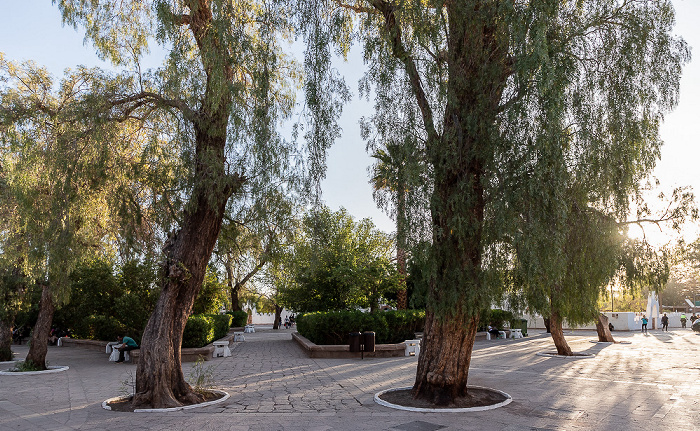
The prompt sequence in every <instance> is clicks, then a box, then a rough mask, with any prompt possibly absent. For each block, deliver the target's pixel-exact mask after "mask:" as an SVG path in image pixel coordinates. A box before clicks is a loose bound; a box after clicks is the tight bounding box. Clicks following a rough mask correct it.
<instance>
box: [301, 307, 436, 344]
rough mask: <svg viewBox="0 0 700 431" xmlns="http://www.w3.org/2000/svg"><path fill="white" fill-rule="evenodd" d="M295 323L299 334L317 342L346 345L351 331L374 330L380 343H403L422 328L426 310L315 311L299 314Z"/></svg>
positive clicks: (413, 336)
mask: <svg viewBox="0 0 700 431" xmlns="http://www.w3.org/2000/svg"><path fill="white" fill-rule="evenodd" d="M296 324H297V330H298V331H299V333H300V334H301V335H303V336H304V337H306V338H308V339H309V340H310V341H312V342H314V343H316V344H347V343H348V334H350V333H351V332H364V331H373V332H375V336H376V342H377V343H378V344H388V343H401V342H403V341H404V340H407V339H413V338H415V332H420V331H422V330H423V326H424V324H425V312H423V311H417V310H409V311H386V312H377V313H363V312H361V311H329V312H313V313H305V314H301V315H299V316H297V320H296Z"/></svg>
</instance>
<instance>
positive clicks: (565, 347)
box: [549, 311, 574, 356]
mask: <svg viewBox="0 0 700 431" xmlns="http://www.w3.org/2000/svg"><path fill="white" fill-rule="evenodd" d="M549 327H550V329H551V331H552V340H553V341H554V345H555V346H556V347H557V355H562V356H573V355H574V352H572V351H571V347H569V344H568V343H567V342H566V338H564V330H563V329H562V318H561V316H560V315H559V313H558V312H556V311H553V312H552V315H551V316H550V317H549Z"/></svg>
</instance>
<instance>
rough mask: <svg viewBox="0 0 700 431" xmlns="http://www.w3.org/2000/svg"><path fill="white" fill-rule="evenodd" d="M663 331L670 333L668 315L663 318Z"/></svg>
mask: <svg viewBox="0 0 700 431" xmlns="http://www.w3.org/2000/svg"><path fill="white" fill-rule="evenodd" d="M661 330H662V331H666V332H668V316H667V315H666V313H664V315H663V317H661Z"/></svg>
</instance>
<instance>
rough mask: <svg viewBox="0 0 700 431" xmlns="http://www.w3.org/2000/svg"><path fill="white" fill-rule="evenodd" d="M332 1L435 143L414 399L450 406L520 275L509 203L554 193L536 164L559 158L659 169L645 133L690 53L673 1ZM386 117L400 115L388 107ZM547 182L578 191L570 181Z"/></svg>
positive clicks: (666, 103) (669, 100)
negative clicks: (539, 178)
mask: <svg viewBox="0 0 700 431" xmlns="http://www.w3.org/2000/svg"><path fill="white" fill-rule="evenodd" d="M333 3H335V4H337V5H339V6H341V9H342V10H343V11H344V13H346V14H348V15H350V16H359V18H360V21H361V25H362V26H363V28H362V30H361V31H359V32H358V34H359V35H360V37H361V40H362V42H363V43H364V46H365V58H366V59H367V60H368V61H369V62H370V63H371V66H372V67H371V70H372V71H377V70H381V71H382V72H383V73H381V74H379V73H377V74H376V75H375V76H377V77H378V78H382V77H390V76H392V74H393V73H394V72H395V73H397V74H398V75H399V76H400V77H401V78H402V79H403V81H402V82H403V83H405V86H404V88H407V89H408V91H407V92H405V93H404V100H405V99H409V98H410V100H411V101H412V102H413V103H414V106H415V109H416V110H417V111H418V112H419V113H420V117H419V119H420V121H417V122H411V123H408V124H409V126H410V131H411V132H412V133H416V130H418V133H416V135H417V136H420V137H421V139H422V140H423V141H424V142H425V152H426V155H427V157H426V159H427V161H428V163H429V164H430V168H431V169H430V172H431V177H432V178H431V179H432V181H431V182H432V184H431V186H432V187H431V190H432V196H431V201H430V202H431V204H430V212H431V217H432V247H431V252H430V259H429V265H430V268H429V275H430V278H431V287H430V292H429V295H428V311H427V312H426V330H425V337H424V340H425V348H423V349H421V355H420V359H419V363H418V369H417V373H416V381H415V384H414V386H413V394H414V396H416V397H420V398H424V399H427V400H430V401H432V402H435V403H437V404H449V403H451V402H452V400H454V399H455V398H457V397H461V396H466V395H467V391H468V390H467V380H468V373H469V363H470V359H471V352H472V348H473V343H474V336H475V333H476V328H477V325H478V321H479V310H481V309H484V308H486V307H488V306H489V305H490V303H491V301H492V299H493V296H494V294H498V293H499V291H500V287H501V286H502V274H504V272H503V271H499V270H497V269H498V267H501V269H504V270H505V269H507V262H508V261H509V258H508V256H507V255H508V254H509V253H510V254H511V256H510V257H512V253H513V249H512V248H511V246H509V245H507V244H511V243H512V242H513V241H515V240H517V238H513V236H512V235H511V233H512V232H513V230H514V228H515V226H516V225H517V222H516V220H517V216H515V213H513V212H512V208H509V207H508V206H507V205H505V204H502V205H499V203H503V202H507V201H509V200H510V199H509V196H508V195H509V194H511V193H517V192H518V190H519V189H521V188H523V187H537V186H538V185H541V183H536V182H535V181H527V175H529V171H528V168H530V167H532V165H531V164H530V162H531V161H533V160H535V161H537V162H538V166H542V165H545V166H546V162H547V160H546V159H545V158H546V157H550V156H551V157H550V160H552V161H553V162H556V161H557V159H556V157H557V153H556V149H557V148H559V149H560V150H561V151H562V152H564V149H565V148H572V150H571V151H570V152H566V153H567V154H575V155H577V156H579V157H580V158H583V159H584V160H587V161H588V162H590V163H591V164H594V163H596V162H598V161H600V160H602V159H604V157H605V156H606V154H607V153H608V152H612V153H615V154H620V153H624V154H623V157H626V156H637V154H639V157H635V160H637V161H638V163H644V164H647V165H648V164H650V163H651V161H652V160H654V159H655V158H656V156H657V155H658V146H654V145H652V146H643V145H641V146H635V145H634V143H635V139H634V135H635V134H642V135H643V136H645V137H646V136H647V135H652V134H654V133H655V132H656V130H657V126H658V123H659V121H660V120H661V118H662V113H663V112H665V111H666V110H667V109H668V107H670V106H671V105H673V103H675V100H676V97H677V88H678V79H679V73H680V67H681V65H682V64H683V63H684V62H685V61H686V59H687V48H686V47H685V44H684V43H683V42H682V41H680V40H678V39H676V38H674V37H672V36H671V34H670V28H671V25H672V23H673V9H672V7H671V4H670V2H668V1H656V0H654V1H652V0H648V1H647V0H639V1H631V0H621V1H607V0H606V1H603V0H597V1H585V2H584V1H573V0H572V1H560V0H543V1H536V2H533V1H499V0H467V1H446V2H427V3H426V2H413V1H405V2H391V1H384V0H357V1H351V2H345V1H342V0H337V1H334V2H333ZM390 81H391V82H396V80H394V79H393V78H392V79H390ZM386 82H389V81H379V82H378V84H377V86H376V87H377V88H378V91H381V88H382V87H383V85H384V84H385V83H386ZM572 89H573V90H575V91H572ZM632 89H637V90H639V91H637V92H635V91H631V90H632ZM578 90H580V91H578ZM628 90H629V91H628ZM625 96H630V97H625ZM377 108H378V109H379V110H380V111H382V110H390V109H391V107H390V106H388V105H387V103H385V102H384V101H381V100H380V103H378V106H377ZM633 114H634V115H633ZM550 119H551V121H549V120H550ZM628 120H633V121H632V123H628ZM417 128H419V129H417ZM612 129H617V130H623V129H627V130H628V132H627V136H626V138H627V139H623V140H615V139H608V138H609V132H610V131H611V130H612ZM620 135H624V134H622V133H621V134H620ZM572 138H573V139H572ZM654 142H658V140H655V141H654ZM572 143H573V144H575V145H573V144H572ZM618 145H623V147H622V148H621V149H616V148H615V147H616V146H618ZM538 155H540V156H538ZM531 156H532V157H531ZM552 157H554V158H552ZM557 166H561V165H557ZM552 168H556V166H555V167H552ZM604 169H611V170H612V171H613V172H607V171H605V170H604ZM548 171H549V172H552V173H553V175H551V176H550V177H549V178H548V180H549V181H553V182H554V184H553V186H554V187H556V188H557V190H559V191H560V192H565V191H566V190H567V187H566V185H565V184H564V183H563V182H562V180H563V177H562V176H561V175H560V173H561V171H557V170H556V169H548ZM614 171H617V168H615V167H614V166H612V165H611V164H606V165H603V166H601V167H600V170H598V171H594V172H596V174H600V175H601V176H605V177H606V178H607V180H608V181H609V182H610V183H611V184H610V187H612V188H613V189H615V190H617V192H618V193H620V194H621V195H625V193H626V192H627V189H625V188H624V187H619V188H618V187H616V186H615V183H616V182H620V181H622V182H625V183H627V182H628V177H625V176H619V175H615V174H614ZM631 172H632V173H636V172H637V171H636V170H632V171H631ZM618 173H619V174H621V175H626V174H627V173H628V172H626V171H618ZM610 187H606V188H605V191H607V190H609V189H610ZM549 195H550V196H552V197H553V198H554V197H555V196H556V194H554V193H550V194H549ZM593 201H598V199H593ZM605 203H607V202H605ZM560 208H573V206H571V205H567V204H566V203H564V204H563V205H561V206H560ZM534 209H535V210H538V208H534ZM582 209H583V208H582ZM616 209H619V208H616ZM516 213H517V211H516ZM550 214H554V213H550ZM513 216H515V217H513ZM555 221H556V220H555ZM563 233H564V232H563V230H562V231H561V232H560V233H558V234H557V237H558V238H564V235H563ZM555 250H561V248H557V249H555ZM553 253H554V252H553Z"/></svg>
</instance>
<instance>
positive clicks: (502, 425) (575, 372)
mask: <svg viewBox="0 0 700 431" xmlns="http://www.w3.org/2000/svg"><path fill="white" fill-rule="evenodd" d="M291 332H292V331H291V330H279V331H273V330H272V329H269V328H268V329H266V328H262V330H258V332H256V333H255V334H246V341H245V342H242V343H236V345H235V346H234V347H233V356H232V357H228V358H216V359H213V360H211V361H208V362H206V363H205V367H212V370H213V376H214V380H215V383H216V387H218V388H219V389H222V390H224V391H226V392H228V393H229V394H230V395H231V397H230V398H229V399H228V400H226V401H225V402H223V403H220V404H217V405H215V406H210V407H203V408H197V409H192V410H186V411H180V412H173V413H120V412H112V411H107V410H104V409H103V408H102V407H101V403H102V401H104V400H105V399H108V398H112V397H115V396H119V395H121V394H122V393H123V392H124V390H125V389H126V387H125V386H124V384H123V383H122V382H124V381H125V380H128V379H129V378H130V376H131V375H134V374H135V372H136V366H135V365H133V364H115V363H112V362H108V360H107V356H108V355H106V354H104V353H101V352H96V351H91V350H85V349H81V348H68V347H50V348H49V353H48V361H49V365H68V366H70V369H69V370H68V371H64V372H60V373H55V374H44V375H13V376H6V375H0V430H2V431H5V430H107V429H109V430H119V429H123V430H132V431H133V430H147V429H148V430H151V429H153V430H232V431H249V430H264V431H275V430H301V431H336V430H343V431H345V430H347V431H355V430H392V431H394V430H399V431H429V430H438V429H442V430H507V431H521V430H523V431H524V430H611V431H620V430H623V429H634V430H672V429H681V430H691V429H696V428H697V427H698V426H700V335H698V334H696V333H693V332H692V331H690V330H689V329H682V330H681V329H676V330H671V331H670V332H661V331H658V330H653V331H649V334H648V335H643V334H641V333H636V332H635V333H632V332H615V333H614V336H615V337H616V339H618V340H621V341H628V342H629V344H615V345H611V344H596V343H592V342H591V341H592V340H593V341H594V340H595V339H596V335H595V332H594V331H573V332H567V333H566V336H567V340H568V341H569V344H570V345H571V347H572V349H573V350H574V351H576V352H585V353H594V354H595V355H596V356H595V357H594V358H590V359H568V358H566V359H565V358H547V357H541V356H537V355H536V353H538V352H543V351H553V350H554V345H553V343H552V340H551V338H550V337H549V336H548V334H545V333H544V331H537V330H535V331H533V330H530V335H531V336H530V337H527V338H524V339H518V340H492V341H478V342H477V343H476V345H475V348H474V355H473V361H472V367H471V369H470V377H469V382H470V385H478V386H487V387H491V388H495V389H499V390H501V391H504V392H506V393H508V394H510V395H511V396H512V397H513V402H512V403H510V404H509V405H507V406H505V407H501V408H498V409H495V410H490V411H483V412H468V413H417V412H406V411H401V410H395V409H390V408H387V407H383V406H380V405H378V404H376V403H375V402H374V400H373V397H374V394H375V393H376V392H378V391H381V390H384V389H389V388H396V387H403V386H411V385H412V383H413V379H414V378H415V369H416V362H417V360H416V358H415V357H402V358H371V359H370V358H365V359H364V360H360V359H359V358H357V359H310V358H308V357H306V355H305V354H304V353H303V352H302V350H301V349H300V348H299V347H298V346H297V345H296V344H295V343H294V342H293V341H292V340H291ZM13 349H14V350H15V351H16V352H17V353H18V354H19V355H18V357H19V358H20V359H22V358H24V356H25V355H26V353H27V347H26V346H24V345H22V346H13ZM192 365H193V364H190V363H186V364H185V365H184V368H185V375H189V374H190V372H191V369H192Z"/></svg>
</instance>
